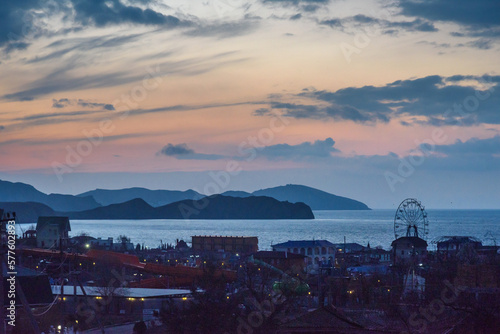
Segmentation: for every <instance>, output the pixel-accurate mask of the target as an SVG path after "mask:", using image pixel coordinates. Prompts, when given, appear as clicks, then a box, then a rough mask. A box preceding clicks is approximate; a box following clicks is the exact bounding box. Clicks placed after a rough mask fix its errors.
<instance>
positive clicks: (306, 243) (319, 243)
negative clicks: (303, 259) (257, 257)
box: [271, 240, 336, 248]
mask: <svg viewBox="0 0 500 334" xmlns="http://www.w3.org/2000/svg"><path fill="white" fill-rule="evenodd" d="M271 247H273V248H274V247H279V248H295V247H297V248H301V247H304V248H306V247H336V245H335V244H332V243H331V242H330V241H328V240H288V241H287V242H283V243H281V244H275V245H271Z"/></svg>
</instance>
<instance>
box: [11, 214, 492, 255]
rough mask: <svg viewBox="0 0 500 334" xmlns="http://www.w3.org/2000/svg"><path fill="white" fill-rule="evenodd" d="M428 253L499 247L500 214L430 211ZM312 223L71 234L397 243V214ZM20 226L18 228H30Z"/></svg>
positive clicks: (81, 227) (98, 226)
mask: <svg viewBox="0 0 500 334" xmlns="http://www.w3.org/2000/svg"><path fill="white" fill-rule="evenodd" d="M427 213H428V219H429V236H428V238H427V240H428V241H431V243H430V249H434V248H435V245H434V244H432V241H433V240H435V239H436V238H438V237H440V236H445V235H467V236H474V237H477V238H479V239H481V240H482V241H483V243H484V244H493V243H494V242H497V243H500V210H427ZM314 214H315V216H316V219H314V220H188V221H185V220H72V221H71V232H70V236H76V235H78V234H80V233H82V232H85V233H87V234H89V235H91V236H94V237H101V238H107V237H113V238H114V239H115V240H116V237H118V236H119V235H121V234H123V235H126V236H128V237H130V238H131V241H132V242H133V243H134V244H137V243H140V244H142V243H144V244H145V245H146V246H149V247H157V246H158V245H159V244H160V240H161V241H163V242H164V243H165V242H167V243H174V244H175V240H176V239H183V240H185V241H187V242H190V241H191V236H193V235H235V236H236V235H237V236H257V237H259V248H260V249H261V250H266V249H270V245H271V244H275V243H280V242H285V241H287V240H302V239H326V240H328V241H331V242H333V243H341V242H343V240H344V236H345V237H346V240H347V242H357V243H360V244H362V245H366V244H367V243H368V242H370V246H371V247H375V246H379V245H380V246H382V247H383V248H385V249H390V244H391V242H392V240H394V214H395V210H373V211H315V212H314ZM26 228H27V226H26V225H18V230H19V231H20V230H21V229H26Z"/></svg>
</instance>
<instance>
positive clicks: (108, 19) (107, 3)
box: [71, 0, 181, 27]
mask: <svg viewBox="0 0 500 334" xmlns="http://www.w3.org/2000/svg"><path fill="white" fill-rule="evenodd" d="M149 2H150V1H144V2H143V3H149ZM71 3H72V4H73V8H74V10H75V13H76V15H75V20H76V21H77V22H80V23H81V24H83V25H95V26H97V27H103V26H107V25H115V24H122V23H133V24H142V25H162V26H167V27H176V26H178V25H180V24H181V21H180V20H179V19H178V18H176V17H174V16H171V15H164V14H162V13H159V12H156V11H154V10H152V9H149V8H147V9H142V8H140V7H135V6H127V5H124V4H123V3H122V1H120V0H71Z"/></svg>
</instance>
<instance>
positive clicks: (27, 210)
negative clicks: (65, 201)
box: [0, 202, 55, 224]
mask: <svg viewBox="0 0 500 334" xmlns="http://www.w3.org/2000/svg"><path fill="white" fill-rule="evenodd" d="M0 209H3V210H4V211H5V212H15V213H16V223H18V224H24V223H31V224H36V222H37V221H38V217H39V216H54V215H55V212H54V210H52V209H51V208H49V207H48V206H47V205H45V204H41V203H34V202H0Z"/></svg>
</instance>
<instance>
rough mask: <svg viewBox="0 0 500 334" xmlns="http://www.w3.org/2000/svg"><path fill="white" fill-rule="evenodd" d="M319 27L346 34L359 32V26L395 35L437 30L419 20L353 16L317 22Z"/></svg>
mask: <svg viewBox="0 0 500 334" xmlns="http://www.w3.org/2000/svg"><path fill="white" fill-rule="evenodd" d="M319 24H320V25H325V26H329V27H330V28H332V29H336V30H339V31H343V32H346V33H356V32H359V29H360V27H361V26H378V27H379V29H380V30H381V31H380V32H381V33H382V34H386V35H397V34H398V33H399V32H400V31H408V32H417V31H418V32H435V31H438V29H437V28H436V27H435V26H434V24H433V23H432V22H430V21H427V20H423V19H420V18H417V19H414V20H413V21H389V20H385V19H378V18H375V17H371V16H366V15H362V14H359V15H354V16H349V17H345V18H331V19H326V20H322V21H319Z"/></svg>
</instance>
